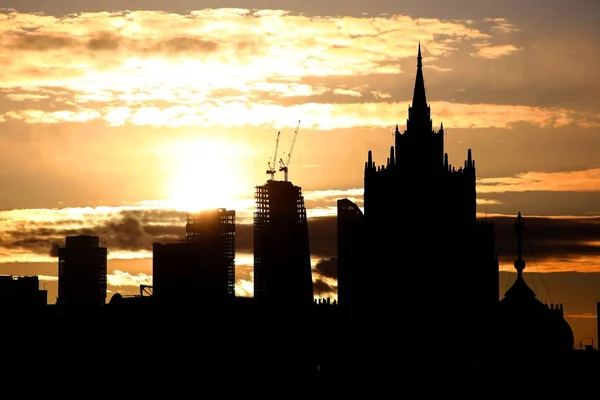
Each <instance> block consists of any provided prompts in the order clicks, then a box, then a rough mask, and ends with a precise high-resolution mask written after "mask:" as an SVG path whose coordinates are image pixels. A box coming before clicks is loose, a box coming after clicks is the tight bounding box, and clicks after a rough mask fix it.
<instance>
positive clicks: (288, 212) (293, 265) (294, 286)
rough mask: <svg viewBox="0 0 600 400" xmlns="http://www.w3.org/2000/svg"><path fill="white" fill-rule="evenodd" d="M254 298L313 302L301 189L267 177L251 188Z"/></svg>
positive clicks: (293, 303) (287, 303) (269, 301)
mask: <svg viewBox="0 0 600 400" xmlns="http://www.w3.org/2000/svg"><path fill="white" fill-rule="evenodd" d="M255 199H256V212H255V213H254V298H255V299H256V300H257V301H258V302H261V303H267V304H271V305H285V306H307V307H308V306H310V305H312V303H313V289H312V269H311V262H310V248H309V244H308V225H307V221H306V208H305V206H304V197H303V196H302V189H301V188H300V187H299V186H295V185H293V184H292V183H291V182H288V181H275V180H269V181H267V183H266V184H264V185H262V186H258V187H257V188H256V192H255Z"/></svg>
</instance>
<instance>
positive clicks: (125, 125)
mask: <svg viewBox="0 0 600 400" xmlns="http://www.w3.org/2000/svg"><path fill="white" fill-rule="evenodd" d="M84 3H86V2H80V6H81V7H82V9H80V10H74V9H69V8H68V7H71V6H67V3H66V2H65V3H64V4H63V3H62V2H57V4H53V5H52V6H46V7H45V8H44V9H43V10H42V9H27V8H26V7H27V6H28V5H29V3H27V2H24V3H23V9H21V10H17V11H10V12H9V11H7V12H6V13H7V14H8V15H11V17H10V18H8V17H5V18H4V21H3V24H2V29H3V30H4V31H3V35H4V37H5V38H6V39H5V40H4V41H3V47H4V48H5V50H6V53H5V55H4V56H3V57H6V65H7V67H6V68H5V69H4V71H3V73H2V75H3V77H2V79H0V86H2V89H3V95H2V99H0V111H1V114H2V120H3V122H2V123H1V124H0V152H1V153H0V154H1V157H0V210H2V211H0V262H2V264H0V268H2V270H1V271H0V272H2V273H11V274H14V275H31V274H35V275H42V277H41V279H42V280H44V279H45V282H46V283H47V284H48V285H52V284H53V282H55V281H54V277H55V276H56V259H55V257H54V256H53V253H52V252H53V249H54V247H53V245H52V243H55V242H57V241H60V240H63V239H64V236H65V235H66V234H68V232H70V231H73V232H81V231H85V230H89V231H91V232H93V233H94V234H98V235H99V236H100V238H101V240H103V241H105V244H106V245H107V247H108V248H109V252H110V253H109V258H110V260H109V276H108V279H109V286H112V287H111V290H112V291H113V292H115V291H118V290H124V291H125V292H127V291H130V292H132V293H133V292H136V291H137V289H136V286H138V287H139V284H140V283H147V282H150V276H149V272H150V271H151V259H150V257H151V253H150V251H151V247H149V246H150V245H151V242H152V241H154V240H160V239H161V238H167V239H168V238H174V237H176V236H177V235H178V234H180V233H181V232H183V230H184V224H183V223H182V221H184V220H185V213H186V212H187V211H193V210H194V209H197V208H211V207H212V208H216V207H226V208H230V209H234V210H236V213H237V216H238V221H240V222H241V223H242V224H241V229H240V230H238V246H239V247H238V254H237V257H236V261H237V264H238V267H239V268H238V293H239V294H246V295H249V294H251V292H250V289H251V286H250V285H249V282H251V275H250V268H249V267H248V266H250V265H251V264H252V252H251V232H252V226H251V225H244V224H243V222H244V221H245V222H247V223H250V222H251V213H252V212H253V210H254V201H253V197H252V193H253V190H254V186H257V185H261V184H263V183H264V182H265V181H266V180H267V178H268V176H267V174H265V172H264V171H265V170H266V169H267V163H268V162H269V161H270V157H271V156H272V152H273V147H274V145H275V137H276V133H277V131H278V130H281V132H282V134H281V147H280V153H281V152H285V151H287V150H288V147H289V144H290V140H291V137H292V132H293V130H294V128H295V125H296V123H297V121H298V120H301V121H302V123H301V125H300V133H299V138H298V144H297V147H296V150H295V156H294V158H293V160H292V163H291V165H290V181H292V182H293V183H294V184H296V185H300V186H302V187H303V190H304V196H305V199H306V206H307V213H308V218H309V232H310V234H311V235H310V236H311V239H310V240H311V249H312V257H313V260H312V262H313V265H314V266H315V267H316V266H317V264H318V263H319V262H320V261H321V264H319V265H320V266H319V267H316V271H317V274H316V279H317V282H320V283H319V285H321V286H318V287H320V288H322V289H328V288H329V289H328V290H330V291H331V292H332V293H334V290H335V281H334V280H333V279H332V276H331V267H329V269H327V268H328V263H329V264H331V260H330V258H332V257H335V235H334V234H335V204H336V201H337V199H340V198H350V199H351V200H353V201H356V202H357V203H359V204H361V202H362V178H363V175H362V168H363V163H364V161H365V159H366V153H367V151H368V150H369V149H372V150H373V152H374V154H375V156H376V157H378V158H376V160H375V161H376V162H377V163H378V164H383V163H384V161H385V159H384V157H385V155H386V154H387V153H388V150H387V148H388V146H389V143H390V140H391V135H392V133H393V130H394V127H395V125H396V124H399V125H400V126H401V127H403V126H404V125H405V120H406V109H407V107H408V104H409V102H410V97H411V96H412V91H413V87H412V85H413V84H414V70H415V69H414V68H415V51H416V48H417V43H418V42H421V45H422V48H423V64H424V68H425V79H426V86H427V88H428V89H429V90H428V92H427V95H428V99H429V101H430V102H431V112H432V118H433V123H434V126H436V127H439V125H440V123H443V124H444V128H445V129H446V131H447V136H446V146H447V148H448V149H449V154H450V156H451V157H454V158H455V159H451V160H450V161H451V163H452V164H455V165H460V162H461V161H462V159H464V158H465V156H466V149H467V148H472V150H473V153H474V157H475V158H476V159H477V161H478V164H477V178H478V181H477V191H478V212H479V215H480V216H481V217H484V216H486V215H487V217H488V218H489V219H491V220H494V222H496V227H497V228H496V230H497V238H498V239H497V240H498V242H499V243H498V249H499V250H498V251H499V256H500V268H501V270H502V271H508V272H507V274H510V273H513V270H512V262H513V261H514V257H515V254H514V252H515V245H514V237H513V236H512V231H511V227H512V223H513V220H514V217H515V215H516V214H517V212H519V211H521V212H523V215H524V216H525V217H526V218H527V220H528V227H529V230H528V232H527V234H526V253H525V257H526V258H528V262H529V265H530V269H531V270H535V271H536V272H537V271H540V272H559V271H560V272H562V274H563V279H562V281H561V282H557V283H556V284H555V285H556V289H555V290H557V291H558V293H560V297H561V298H560V299H558V300H559V301H560V302H562V303H564V304H565V310H566V316H567V318H569V317H570V318H571V319H570V320H569V322H571V323H573V321H574V320H575V317H576V316H581V317H582V318H580V319H581V320H585V319H586V318H588V319H591V318H592V317H593V312H594V305H595V302H596V301H597V300H599V299H598V295H599V294H598V293H600V279H599V278H598V275H597V273H598V271H600V270H599V269H598V268H600V258H598V257H599V246H598V240H599V239H598V237H599V236H600V228H599V226H600V225H599V224H598V221H600V220H599V217H598V215H599V214H600V196H599V191H600V186H599V184H598V182H599V181H598V176H599V172H598V161H597V159H598V155H597V150H595V149H597V148H598V145H599V144H600V143H598V139H597V137H598V135H597V134H598V132H599V130H600V114H599V112H598V105H599V104H598V99H597V96H595V93H597V90H596V89H598V88H599V82H600V80H599V79H598V78H597V77H596V76H595V75H594V74H593V72H594V71H593V70H594V68H595V67H594V66H595V65H597V64H596V62H597V61H596V59H597V57H598V56H597V53H594V52H593V45H594V43H597V41H598V37H599V35H598V33H597V32H595V31H593V26H592V25H587V24H588V23H592V22H593V21H589V20H583V22H581V23H579V22H578V24H577V26H572V25H573V24H564V25H560V26H558V27H557V25H556V24H554V23H553V21H555V20H554V19H553V18H557V16H556V15H555V13H559V11H560V12H562V15H567V16H568V15H572V13H574V12H575V11H573V10H571V11H570V14H569V13H566V14H565V13H564V11H565V10H559V8H560V7H561V6H559V5H558V4H556V3H553V4H551V5H549V6H546V7H545V8H544V10H547V12H546V14H544V15H542V16H537V17H536V18H533V17H532V16H531V13H530V12H529V11H527V12H525V13H524V15H522V16H519V15H516V14H514V13H513V14H511V13H510V12H509V11H508V9H507V8H506V9H503V10H501V9H498V8H497V7H498V6H493V7H496V8H495V9H492V6H491V5H490V6H489V7H490V9H489V14H486V15H482V14H481V13H483V12H485V8H486V7H480V8H483V10H472V11H469V10H468V9H467V8H462V10H463V12H462V15H453V14H452V13H450V11H447V10H445V9H444V10H443V11H442V9H439V10H438V11H436V13H437V15H435V13H434V12H433V11H432V10H427V9H425V8H421V9H418V7H417V6H414V7H413V9H412V10H410V8H407V11H404V12H401V10H400V11H398V10H394V9H393V8H389V9H387V10H384V9H382V8H377V7H383V4H384V2H380V3H376V4H375V5H373V6H372V7H371V8H369V7H368V6H367V5H366V3H365V4H364V5H363V10H357V9H355V10H354V11H353V12H351V11H349V10H344V11H345V12H346V13H347V15H348V16H346V17H325V16H323V15H331V13H332V10H327V9H321V10H319V9H318V8H316V7H317V6H316V5H315V4H313V3H312V2H308V3H307V8H311V7H312V8H313V9H312V10H311V11H310V12H309V11H308V10H304V12H305V14H303V15H298V13H297V11H303V10H294V11H295V12H289V13H287V12H274V11H262V12H254V13H253V14H252V16H250V14H251V12H250V11H244V10H232V9H221V10H212V11H206V10H204V11H202V10H199V11H196V12H193V13H189V12H186V11H185V7H186V5H185V3H186V2H174V3H175V4H174V5H180V7H181V9H179V10H175V9H172V10H169V11H172V12H176V13H179V14H167V13H159V12H157V11H152V10H150V11H145V12H138V13H137V14H136V13H134V12H131V13H125V12H122V13H117V14H106V13H100V12H99V11H101V10H98V9H95V8H93V7H95V6H92V5H91V4H92V3H91V2H90V3H89V5H85V7H88V8H87V9H86V8H85V7H84V6H83V5H82V4H84ZM146 3H147V2H146ZM409 3H410V2H409ZM459 3H461V2H459ZM464 3H465V4H467V3H469V2H468V1H465V2H464ZM508 3H510V2H508ZM508 3H507V4H508ZM578 3H579V4H580V5H581V6H582V7H581V8H582V9H583V8H584V6H585V5H586V4H590V7H591V6H592V5H591V3H589V2H588V3H586V2H585V1H580V2H578ZM121 4H122V5H121V6H120V7H121V8H122V9H136V8H138V7H140V6H141V5H140V4H139V2H137V3H136V2H131V3H129V4H131V5H135V4H138V7H129V6H128V3H127V2H125V4H123V3H121ZM147 4H148V3H147ZM239 4H242V2H240V3H239ZM254 4H256V5H258V4H259V3H254ZM415 4H416V3H415ZM533 4H541V3H539V2H533ZM51 7H54V8H51ZM107 7H109V6H107ZM145 7H148V6H145ZM256 7H257V6H253V7H248V8H256ZM348 7H350V6H348ZM352 7H356V6H352ZM407 7H409V6H407ZM410 7H412V6H410ZM423 7H432V6H431V5H430V6H423ZM506 7H508V6H506ZM531 7H532V9H533V8H535V7H534V6H531ZM540 7H541V6H540ZM162 8H164V6H163V7H162ZM290 8H293V5H290ZM106 10H110V7H109V8H107V9H106ZM548 10H550V11H548ZM552 10H554V11H552ZM35 11H43V12H45V13H46V14H48V15H54V16H41V15H36V14H33V12H35ZM73 11H90V14H85V15H79V16H70V17H66V18H63V17H65V15H66V13H68V12H73ZM359 11H360V12H359ZM521 11H522V10H521ZM340 12H342V11H340ZM362 12H368V13H369V15H368V16H367V15H361V13H362ZM381 12H388V13H389V14H388V15H380V13H381ZM446 12H447V14H445V13H446ZM7 14H5V15H7ZM454 14H456V13H454ZM128 16H129V17H128ZM184 16H185V17H184ZM311 17H313V18H311ZM418 18H427V19H425V20H419V19H418ZM526 18H532V20H531V21H532V22H531V23H529V22H528V20H527V19H526ZM544 22H545V23H544ZM567 25H568V26H567ZM199 27H203V29H204V31H201V29H200V28H199ZM224 27H227V29H226V28H224ZM156 32H160V33H161V35H159V36H157V35H156ZM225 33H227V35H228V36H223V35H224V34H225ZM594 35H595V36H594ZM16 52H18V53H19V54H21V55H23V56H22V57H14V56H11V54H12V55H14V54H16ZM40 66H42V67H40ZM217 77H221V78H219V79H217ZM24 160H26V162H23V161H24ZM276 179H278V180H280V179H282V175H281V174H280V173H278V174H277V175H276ZM92 181H93V183H92ZM223 182H227V185H223ZM207 191H210V192H211V193H212V195H211V196H210V198H207V197H206V196H205V194H206V192H207ZM361 205H362V204H361ZM534 216H540V217H542V218H539V219H536V218H533V217H534ZM245 230H247V232H246V233H244V232H245ZM332 233H333V236H332ZM244 235H246V236H244ZM244 237H245V238H246V239H244ZM527 240H529V241H530V243H529V244H528V243H527ZM527 249H529V250H527ZM527 251H530V252H531V257H532V258H533V259H531V258H529V257H528V254H527ZM131 258H139V259H135V260H131ZM35 261H39V263H34V262H35ZM15 263H18V264H15ZM575 272H578V273H575ZM582 273H585V274H587V275H585V276H582ZM503 277H504V276H501V279H500V281H501V294H503V292H504V291H503V289H502V288H504V289H505V288H506V286H509V285H508V284H505V282H506V280H507V279H509V278H508V277H507V279H503ZM513 279H514V277H513ZM554 279H555V278H552V277H551V275H546V278H544V280H543V281H544V282H546V283H547V284H548V285H549V286H550V282H551V281H553V280H554ZM586 281H587V283H586ZM123 283H125V284H126V285H125V286H119V285H122V284H123ZM537 283H538V289H539V290H538V292H540V293H539V295H542V296H541V297H543V296H545V294H544V293H543V289H541V288H540V287H539V286H540V285H541V284H542V281H537ZM127 285H129V286H127ZM584 285H587V286H584ZM582 290H585V291H586V292H585V297H583V294H582V293H580V291H582ZM322 292H323V293H329V292H328V291H327V290H323V291H322ZM49 293H50V292H49ZM551 297H555V296H554V295H552V296H551ZM48 298H49V300H50V299H52V296H51V295H50V294H49V296H48ZM585 301H587V302H588V303H589V304H588V306H587V308H586V307H585V306H584V302H585ZM575 303H576V304H575ZM570 310H571V311H570ZM582 329H583V328H582ZM582 332H583V331H582ZM581 336H584V334H583V333H580V337H581ZM577 338H578V337H577Z"/></svg>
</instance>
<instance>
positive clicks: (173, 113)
mask: <svg viewBox="0 0 600 400" xmlns="http://www.w3.org/2000/svg"><path fill="white" fill-rule="evenodd" d="M407 104H409V101H408V100H407V101H406V102H402V103H400V102H383V101H382V102H376V103H341V104H331V103H303V104H298V105H293V106H283V105H280V104H274V103H272V102H269V103H266V102H254V103H252V102H249V101H247V100H236V99H232V100H228V99H224V98H220V99H212V100H211V101H210V102H205V103H201V104H197V105H194V106H192V105H165V106H163V107H158V106H139V107H128V106H105V107H102V108H100V109H86V108H79V109H77V110H66V109H65V110H60V111H43V110H36V109H27V110H18V111H8V112H6V113H5V115H4V117H5V118H8V119H14V120H20V121H23V122H26V123H30V124H39V123H60V122H86V121H91V120H96V119H103V120H105V121H106V122H108V123H109V124H110V125H112V126H120V125H125V124H133V125H139V126H154V127H186V126H195V127H210V126H217V125H218V126H223V127H241V126H248V125H252V126H258V127H267V126H271V124H272V123H273V116H274V115H275V116H278V118H279V119H280V120H281V121H285V122H284V125H287V126H288V127H295V126H294V125H293V122H292V121H294V120H296V116H297V115H302V116H303V120H302V124H303V126H305V127H307V128H310V129H315V130H333V129H343V128H353V127H379V128H381V127H389V126H390V121H396V120H398V117H399V116H400V115H401V114H402V113H403V112H404V111H405V109H406V105H407ZM431 104H432V108H434V109H435V110H436V119H437V120H438V121H440V122H444V124H445V126H447V127H452V128H513V127H514V126H515V125H516V124H519V123H523V122H525V123H529V124H532V125H534V126H538V127H551V128H552V127H555V128H557V127H563V126H567V125H571V124H575V125H579V126H582V127H586V128H590V127H600V114H598V113H593V112H591V113H590V112H575V111H573V110H569V109H565V108H541V107H533V106H512V105H495V104H461V103H451V102H445V101H444V102H432V103H431ZM231 115H235V116H236V118H230V116H231Z"/></svg>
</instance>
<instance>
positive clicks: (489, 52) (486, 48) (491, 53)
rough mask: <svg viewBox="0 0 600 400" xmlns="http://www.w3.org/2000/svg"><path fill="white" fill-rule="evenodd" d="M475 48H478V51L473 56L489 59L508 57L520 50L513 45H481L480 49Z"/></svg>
mask: <svg viewBox="0 0 600 400" xmlns="http://www.w3.org/2000/svg"><path fill="white" fill-rule="evenodd" d="M477 47H479V50H478V51H477V52H476V53H473V54H472V55H473V56H476V57H481V58H490V59H494V58H500V57H504V56H508V55H511V54H513V53H515V52H517V51H519V50H522V48H517V47H515V45H512V44H504V45H498V46H491V45H482V46H481V47H480V46H477Z"/></svg>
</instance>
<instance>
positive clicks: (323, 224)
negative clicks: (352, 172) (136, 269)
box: [0, 175, 600, 287]
mask: <svg viewBox="0 0 600 400" xmlns="http://www.w3.org/2000/svg"><path fill="white" fill-rule="evenodd" d="M552 179H556V178H552V176H551V175H550V176H549V181H551V180H552ZM572 180H573V181H576V179H572ZM480 186H481V185H480ZM557 190H558V189H557ZM488 192H489V193H488V194H486V196H487V195H490V196H491V195H493V193H491V192H492V191H491V190H489V191H488ZM484 193H485V191H484ZM523 193H529V192H523ZM557 193H560V192H557ZM592 193H593V192H592ZM500 194H502V193H500ZM305 197H306V203H307V207H309V211H310V212H309V218H308V229H309V238H310V248H311V253H312V257H313V259H314V260H315V262H316V264H315V268H314V273H315V279H317V280H318V279H321V280H323V284H327V285H329V286H332V287H335V280H333V281H332V279H334V269H335V268H334V262H335V258H334V257H336V256H337V245H336V235H337V222H336V212H337V208H336V202H337V199H340V198H351V199H354V200H355V201H356V202H357V204H359V205H361V204H362V189H358V188H353V189H348V190H329V191H328V190H321V191H306V192H305ZM479 200H480V201H479V204H480V205H486V206H490V207H492V208H494V207H497V206H498V204H500V205H499V206H500V207H502V206H503V205H502V204H501V203H503V202H502V201H498V200H495V199H494V198H491V199H489V200H488V199H485V198H484V199H479ZM242 204H243V205H244V206H243V207H240V209H239V210H238V209H237V208H235V209H236V214H240V215H245V214H248V215H252V211H253V207H254V205H253V203H252V202H251V201H249V202H243V203H242ZM244 207H245V208H244ZM516 212H517V211H516V210H515V214H516ZM524 216H525V218H526V219H525V223H526V225H527V231H526V234H525V252H526V255H527V256H528V257H529V256H531V257H530V258H529V259H528V263H529V268H532V269H536V270H537V269H539V270H541V271H562V270H569V271H594V270H600V239H599V238H600V236H599V234H598V232H600V216H596V217H574V216H573V217H568V216H565V217H561V218H558V217H553V218H550V217H534V216H528V215H526V214H525V215H524ZM185 217H186V212H184V211H179V210H175V209H172V208H170V207H169V206H168V203H164V202H143V203H142V204H137V205H127V206H115V207H109V206H103V207H95V208H94V207H84V208H65V209H31V210H12V211H1V212H0V262H8V261H28V262H31V261H53V262H54V257H56V255H57V254H56V250H57V247H58V245H59V244H62V243H64V238H65V236H69V235H76V234H93V235H98V236H100V238H101V241H102V243H103V245H106V246H107V247H108V248H109V258H110V259H131V258H140V257H141V258H147V257H151V248H152V247H151V246H152V243H153V242H154V241H162V242H170V241H175V240H178V239H180V238H182V237H183V235H184V231H185ZM480 217H482V218H484V217H486V218H487V219H488V220H491V221H493V222H494V224H495V231H496V247H497V251H498V254H499V256H500V260H501V264H502V268H503V269H505V270H511V269H512V262H513V261H514V258H515V251H516V247H515V246H516V244H515V240H516V239H515V236H514V230H513V223H514V218H515V216H513V215H511V216H502V215H497V214H494V212H490V213H488V214H487V216H485V215H483V214H481V215H480ZM251 221H252V219H251V218H239V219H238V224H237V226H236V253H237V254H238V256H239V257H240V259H239V260H238V264H239V265H245V266H244V267H240V268H241V269H240V271H239V272H238V276H237V279H238V280H240V281H242V280H243V281H252V278H251V275H250V274H251V271H252V269H251V267H249V265H251V264H252V256H251V255H252V254H253V247H254V245H253V226H252V224H251ZM319 260H321V261H319ZM117 269H119V268H117ZM121 270H122V269H121ZM44 275H49V274H48V273H47V272H46V273H44Z"/></svg>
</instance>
